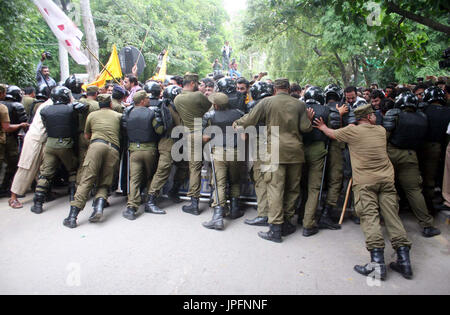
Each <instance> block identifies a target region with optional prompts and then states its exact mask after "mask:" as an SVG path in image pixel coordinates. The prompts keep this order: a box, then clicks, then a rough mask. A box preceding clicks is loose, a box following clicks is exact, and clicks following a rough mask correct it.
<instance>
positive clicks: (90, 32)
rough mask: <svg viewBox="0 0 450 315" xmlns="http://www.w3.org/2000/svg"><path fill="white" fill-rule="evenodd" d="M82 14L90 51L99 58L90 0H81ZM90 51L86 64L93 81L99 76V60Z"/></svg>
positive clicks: (90, 79)
mask: <svg viewBox="0 0 450 315" xmlns="http://www.w3.org/2000/svg"><path fill="white" fill-rule="evenodd" d="M80 8H81V15H82V19H83V26H84V35H85V36H86V46H87V47H88V48H89V50H90V52H91V53H92V54H94V55H95V57H97V58H98V41H97V34H96V33H95V24H94V19H93V18H92V12H91V4H90V1H89V0H80ZM91 53H89V51H87V52H86V55H87V56H89V64H88V65H87V66H86V70H87V73H88V77H89V82H92V81H94V80H95V78H96V77H97V75H98V73H99V71H98V66H99V65H98V61H97V60H96V59H95V58H94V57H93V56H92V55H91Z"/></svg>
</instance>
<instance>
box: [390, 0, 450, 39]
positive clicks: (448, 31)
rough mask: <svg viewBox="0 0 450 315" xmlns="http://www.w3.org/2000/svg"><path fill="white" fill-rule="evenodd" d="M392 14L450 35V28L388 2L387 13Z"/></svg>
mask: <svg viewBox="0 0 450 315" xmlns="http://www.w3.org/2000/svg"><path fill="white" fill-rule="evenodd" d="M390 12H393V13H397V14H398V15H401V16H403V17H405V18H407V19H410V20H412V21H414V22H417V23H419V24H422V25H425V26H428V27H429V28H432V29H434V30H436V31H439V32H442V33H445V34H447V35H450V26H447V25H444V24H441V23H438V22H436V21H434V20H432V19H429V18H427V17H424V16H421V15H418V14H415V13H412V12H410V11H407V10H404V9H402V8H400V7H399V6H398V5H396V4H395V3H393V2H391V1H388V2H387V13H390Z"/></svg>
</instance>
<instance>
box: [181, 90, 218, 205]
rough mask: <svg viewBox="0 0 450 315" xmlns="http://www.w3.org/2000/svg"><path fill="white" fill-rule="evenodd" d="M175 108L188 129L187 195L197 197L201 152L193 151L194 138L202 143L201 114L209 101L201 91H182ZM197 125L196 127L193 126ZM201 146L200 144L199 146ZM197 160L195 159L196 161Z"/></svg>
mask: <svg viewBox="0 0 450 315" xmlns="http://www.w3.org/2000/svg"><path fill="white" fill-rule="evenodd" d="M174 104H175V108H176V109H177V112H178V113H179V114H180V118H181V120H182V123H183V125H184V126H185V127H187V128H188V129H189V131H190V136H189V138H188V149H189V151H190V152H189V153H188V154H189V157H190V160H189V173H190V174H189V192H188V194H187V196H188V197H194V198H199V197H200V187H201V171H202V152H200V151H201V150H200V151H199V152H197V153H196V152H195V149H194V139H196V140H195V142H196V143H202V122H201V119H202V117H203V115H204V114H205V113H206V112H207V111H208V110H209V109H210V108H211V103H210V102H209V101H208V99H207V98H206V96H204V95H203V94H202V93H201V92H198V91H197V92H191V91H183V92H182V93H181V94H179V95H178V96H177V97H176V98H175V102H174ZM195 118H197V119H199V124H198V126H194V119H195ZM195 127H197V128H195ZM200 148H201V146H200ZM196 160H197V161H196Z"/></svg>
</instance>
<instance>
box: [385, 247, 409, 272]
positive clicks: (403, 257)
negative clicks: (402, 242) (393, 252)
mask: <svg viewBox="0 0 450 315" xmlns="http://www.w3.org/2000/svg"><path fill="white" fill-rule="evenodd" d="M389 266H390V267H391V269H392V270H394V271H397V272H399V273H401V275H402V276H403V277H405V278H406V279H412V277H413V272H412V268H411V260H410V259H409V247H407V246H402V247H399V248H398V249H397V262H391V263H390V265H389Z"/></svg>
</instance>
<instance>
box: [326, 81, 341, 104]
mask: <svg viewBox="0 0 450 315" xmlns="http://www.w3.org/2000/svg"><path fill="white" fill-rule="evenodd" d="M324 93H325V102H326V103H328V101H329V100H330V99H331V98H333V99H334V100H336V102H340V101H342V99H343V98H344V92H343V91H342V89H341V88H340V87H339V86H338V85H336V84H334V83H332V84H329V85H327V86H326V87H325V91H324Z"/></svg>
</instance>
